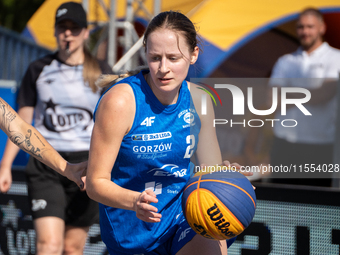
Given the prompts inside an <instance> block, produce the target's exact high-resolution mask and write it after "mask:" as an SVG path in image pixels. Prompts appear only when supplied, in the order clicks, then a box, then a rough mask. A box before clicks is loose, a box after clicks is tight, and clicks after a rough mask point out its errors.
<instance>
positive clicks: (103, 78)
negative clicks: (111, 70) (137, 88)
mask: <svg viewBox="0 0 340 255" xmlns="http://www.w3.org/2000/svg"><path fill="white" fill-rule="evenodd" d="M142 70H149V67H148V66H139V67H137V68H136V69H134V70H132V71H127V72H125V73H123V74H119V75H114V74H102V75H100V76H99V78H98V79H97V81H96V82H95V84H96V86H97V87H99V88H104V87H107V86H110V85H113V84H115V83H117V82H119V81H121V80H122V79H124V78H126V77H129V76H133V75H136V74H138V73H139V72H140V71H142Z"/></svg>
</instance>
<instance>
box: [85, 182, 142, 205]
mask: <svg viewBox="0 0 340 255" xmlns="http://www.w3.org/2000/svg"><path fill="white" fill-rule="evenodd" d="M86 185H87V187H86V192H87V194H88V196H89V197H90V198H91V199H93V200H95V201H97V202H99V203H102V204H104V205H107V206H110V207H114V208H120V209H125V210H131V211H134V210H135V208H134V207H135V204H136V201H137V199H138V197H139V196H140V194H141V193H140V192H136V191H132V190H128V189H125V188H122V187H120V186H118V185H117V184H115V183H114V182H112V181H111V180H108V179H105V178H102V179H101V178H98V179H95V180H93V179H92V178H91V177H89V176H87V179H86Z"/></svg>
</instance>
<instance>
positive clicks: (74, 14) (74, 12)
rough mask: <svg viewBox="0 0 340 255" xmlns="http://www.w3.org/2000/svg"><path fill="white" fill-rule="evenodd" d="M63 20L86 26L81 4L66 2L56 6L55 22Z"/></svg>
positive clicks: (84, 13)
mask: <svg viewBox="0 0 340 255" xmlns="http://www.w3.org/2000/svg"><path fill="white" fill-rule="evenodd" d="M63 20H71V21H73V22H74V23H76V24H77V25H78V26H80V27H87V19H86V12H85V10H84V8H83V6H82V5H81V4H79V3H76V2H66V3H63V4H62V5H60V6H59V7H58V9H57V12H56V14H55V24H58V23H59V22H61V21H63Z"/></svg>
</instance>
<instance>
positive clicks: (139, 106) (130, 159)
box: [100, 72, 201, 254]
mask: <svg viewBox="0 0 340 255" xmlns="http://www.w3.org/2000/svg"><path fill="white" fill-rule="evenodd" d="M119 83H127V84H129V85H130V86H131V87H132V89H133V92H134V96H135V101H136V114H135V118H134V122H133V125H132V128H131V130H130V132H129V133H128V134H127V135H125V136H124V138H123V141H122V143H121V147H120V150H119V153H118V156H117V159H116V161H115V164H114V166H113V169H112V173H111V180H112V181H113V182H115V183H116V184H117V185H119V186H121V187H124V188H127V189H130V190H134V191H139V192H143V191H144V190H146V189H151V190H153V191H154V193H155V194H156V195H157V198H158V201H159V202H158V203H157V204H153V205H154V206H156V207H157V208H158V212H159V213H161V214H162V218H161V222H160V223H147V222H144V221H142V220H140V219H138V218H137V217H136V213H135V212H134V211H129V210H123V209H117V208H112V207H108V206H106V205H103V204H100V226H101V234H102V239H103V241H104V242H105V244H106V245H107V246H108V247H109V249H110V250H114V251H117V252H123V253H124V252H125V253H127V254H137V253H143V252H148V251H151V250H153V249H155V248H157V247H158V246H159V245H161V244H162V243H164V242H166V241H167V240H168V239H169V238H170V237H172V236H173V235H174V234H175V231H176V229H175V228H173V227H172V225H174V224H175V222H176V219H177V218H178V217H179V215H180V214H181V212H182V208H181V198H182V192H183V188H184V186H185V184H186V183H187V182H188V180H189V178H190V172H191V171H190V170H191V169H190V165H191V164H190V157H191V156H192V154H193V153H194V152H195V151H196V148H197V143H198V134H199V131H200V127H201V122H200V119H199V116H198V114H197V112H196V110H195V107H194V106H193V103H192V99H191V95H190V91H189V89H188V85H187V82H186V81H183V83H182V85H181V89H180V91H179V96H178V100H177V103H176V104H173V105H166V106H165V105H162V104H161V103H160V102H159V100H158V99H157V98H156V96H155V95H154V94H153V92H152V90H151V89H150V87H149V85H148V84H147V82H146V81H145V79H144V76H143V72H140V73H139V74H137V75H135V76H131V77H128V78H126V79H124V80H122V81H120V82H119ZM107 117H108V118H109V117H110V116H107Z"/></svg>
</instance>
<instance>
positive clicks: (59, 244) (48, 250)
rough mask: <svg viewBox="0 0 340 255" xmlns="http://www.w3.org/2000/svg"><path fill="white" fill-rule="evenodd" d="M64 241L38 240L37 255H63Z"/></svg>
mask: <svg viewBox="0 0 340 255" xmlns="http://www.w3.org/2000/svg"><path fill="white" fill-rule="evenodd" d="M62 251H63V241H62V240H60V239H57V238H55V239H53V238H50V239H39V240H37V255H44V254H58V255H59V254H62Z"/></svg>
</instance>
